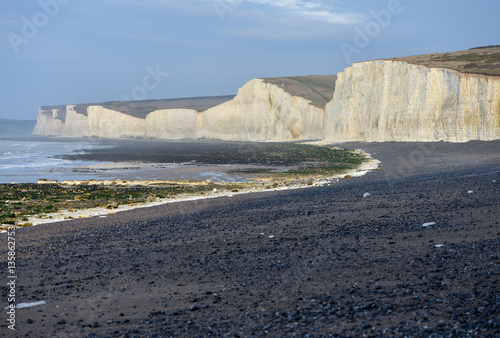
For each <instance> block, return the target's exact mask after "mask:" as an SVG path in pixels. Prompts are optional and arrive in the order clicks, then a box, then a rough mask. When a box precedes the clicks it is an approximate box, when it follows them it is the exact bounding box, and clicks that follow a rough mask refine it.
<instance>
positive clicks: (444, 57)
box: [388, 46, 500, 75]
mask: <svg viewBox="0 0 500 338" xmlns="http://www.w3.org/2000/svg"><path fill="white" fill-rule="evenodd" d="M388 60H396V61H406V62H408V63H412V64H416V65H422V66H426V67H429V68H449V69H453V70H457V71H459V72H463V73H473V74H485V75H500V46H485V47H477V48H472V49H469V50H465V51H459V52H450V53H436V54H423V55H415V56H406V57H399V58H392V59H388Z"/></svg>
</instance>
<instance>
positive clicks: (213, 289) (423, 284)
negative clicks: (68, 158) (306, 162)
mask: <svg viewBox="0 0 500 338" xmlns="http://www.w3.org/2000/svg"><path fill="white" fill-rule="evenodd" d="M342 146H343V147H346V148H358V149H362V150H363V151H365V152H367V153H369V154H370V155H371V156H372V157H373V158H375V159H377V160H379V161H380V164H379V168H378V170H373V171H370V172H368V173H367V174H366V175H364V176H360V177H352V178H345V179H341V180H339V181H338V182H336V184H331V185H328V186H322V187H310V188H308V189H287V190H281V191H264V192H256V193H248V194H240V195H238V194H237V195H234V196H232V197H231V198H228V197H227V196H223V197H220V198H210V199H197V200H192V201H185V202H180V203H173V204H166V205H158V206H154V207H149V208H139V209H134V210H131V211H124V212H119V213H116V214H112V215H104V216H105V217H103V216H98V217H91V218H86V219H75V220H71V221H66V222H61V223H50V224H44V225H38V226H35V227H27V228H23V229H18V230H17V231H16V235H15V238H16V253H17V259H16V269H17V271H18V274H19V276H18V279H17V282H18V285H17V298H18V300H19V303H27V304H30V303H31V304H35V303H36V304H37V305H36V306H31V307H23V308H19V309H18V310H17V314H16V320H17V325H16V327H17V330H16V334H17V336H47V335H49V336H53V337H68V336H70V337H92V336H110V337H113V336H116V337H165V336H167V337H168V336H172V337H174V336H229V337H238V336H240V337H243V336H308V335H309V336H318V337H320V336H325V337H327V336H363V335H366V336H422V337H429V336H436V337H441V336H486V337H487V336H491V337H494V336H498V335H499V334H500V315H499V313H500V287H499V283H498V278H499V273H500V258H499V256H500V240H499V235H500V225H499V220H500V211H499V210H500V209H499V208H498V206H499V205H500V194H499V191H500V189H499V185H498V180H499V179H500V157H499V149H500V142H498V141H491V142H468V143H456V144H452V143H442V142H439V143H371V144H370V143H355V144H344V145H342ZM1 236H3V237H4V238H6V235H5V234H1ZM6 253H7V251H6V250H2V254H4V255H6ZM4 264H6V263H4ZM2 290H3V292H4V293H7V292H8V287H6V286H2ZM5 305H7V304H5ZM2 326H3V327H2V330H1V333H2V335H4V336H9V334H11V332H9V330H8V329H7V324H3V325H2Z"/></svg>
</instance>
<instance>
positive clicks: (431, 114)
mask: <svg viewBox="0 0 500 338" xmlns="http://www.w3.org/2000/svg"><path fill="white" fill-rule="evenodd" d="M325 120H326V121H325V130H326V140H325V142H326V143H328V142H346V141H368V142H374V141H441V140H442V141H450V142H464V141H469V140H494V139H499V138H500V77H495V76H485V75H477V74H466V73H459V72H457V71H453V70H449V69H443V68H427V67H424V66H418V65H412V64H409V63H406V62H400V61H370V62H362V63H357V64H354V65H353V66H352V67H349V68H346V69H345V70H344V71H343V72H342V73H339V74H338V76H337V83H336V89H335V93H334V96H333V100H332V101H331V102H330V103H328V105H327V106H326V119H325Z"/></svg>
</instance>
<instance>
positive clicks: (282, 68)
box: [0, 0, 500, 120]
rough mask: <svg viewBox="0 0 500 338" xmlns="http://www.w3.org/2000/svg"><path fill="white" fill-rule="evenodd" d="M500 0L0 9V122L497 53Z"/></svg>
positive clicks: (149, 2)
mask: <svg viewBox="0 0 500 338" xmlns="http://www.w3.org/2000/svg"><path fill="white" fill-rule="evenodd" d="M498 13H500V1H498V0H474V1H472V0H432V1H431V0H329V1H327V0H275V1H272V0H16V1H12V0H0V119H1V118H4V119H18V120H22V119H31V120H34V119H36V117H37V114H38V107H39V106H43V105H63V104H78V103H92V102H105V101H116V100H144V99H145V100H149V99H166V98H179V97H195V96H212V95H234V94H236V93H237V91H238V88H240V87H241V86H242V85H244V84H245V83H246V82H247V81H249V80H251V79H253V78H259V77H260V78H262V77H278V76H297V75H327V74H336V73H338V72H341V71H342V70H343V69H344V68H346V67H348V66H350V65H351V64H352V63H353V62H359V61H367V60H373V59H380V58H389V57H399V56H408V55H417V54H426V53H438V52H452V51H458V50H465V49H469V48H472V47H478V46H484V45H497V44H500V34H499V33H500V20H498Z"/></svg>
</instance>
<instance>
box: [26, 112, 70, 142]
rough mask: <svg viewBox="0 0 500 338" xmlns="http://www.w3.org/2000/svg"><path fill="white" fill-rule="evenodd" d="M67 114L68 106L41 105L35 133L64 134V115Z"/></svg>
mask: <svg viewBox="0 0 500 338" xmlns="http://www.w3.org/2000/svg"><path fill="white" fill-rule="evenodd" d="M65 116H66V106H62V107H57V108H56V107H54V108H49V107H40V108H39V109H38V119H37V122H36V126H35V129H33V132H32V134H33V135H57V136H59V135H62V133H63V132H64V119H63V118H64V117H65Z"/></svg>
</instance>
